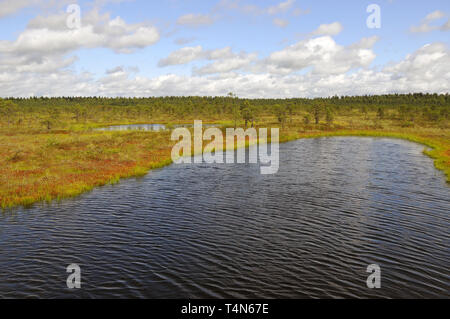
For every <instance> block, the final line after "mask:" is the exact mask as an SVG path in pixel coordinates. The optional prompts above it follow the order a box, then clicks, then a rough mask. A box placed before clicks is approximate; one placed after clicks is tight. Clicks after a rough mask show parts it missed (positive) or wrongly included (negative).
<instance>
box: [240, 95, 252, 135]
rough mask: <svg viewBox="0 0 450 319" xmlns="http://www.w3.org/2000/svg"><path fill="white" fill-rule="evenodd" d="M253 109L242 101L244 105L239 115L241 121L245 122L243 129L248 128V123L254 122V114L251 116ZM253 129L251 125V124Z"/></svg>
mask: <svg viewBox="0 0 450 319" xmlns="http://www.w3.org/2000/svg"><path fill="white" fill-rule="evenodd" d="M253 111H254V110H253V107H252V106H251V105H250V102H249V101H244V104H243V105H242V109H241V114H242V119H243V120H244V122H245V129H247V127H248V122H252V123H253V121H254V114H253ZM252 127H253V124H252Z"/></svg>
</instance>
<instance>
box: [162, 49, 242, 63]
mask: <svg viewBox="0 0 450 319" xmlns="http://www.w3.org/2000/svg"><path fill="white" fill-rule="evenodd" d="M235 56H236V55H235V54H234V53H233V52H232V51H231V48H230V47H225V48H223V49H216V50H203V47H202V46H200V45H199V46H196V47H185V48H182V49H179V50H176V51H174V52H172V53H171V54H169V56H168V57H167V58H164V59H161V60H160V61H159V62H158V66H159V67H165V66H169V65H179V64H186V63H189V62H192V61H195V60H203V59H206V60H219V59H227V58H232V57H235Z"/></svg>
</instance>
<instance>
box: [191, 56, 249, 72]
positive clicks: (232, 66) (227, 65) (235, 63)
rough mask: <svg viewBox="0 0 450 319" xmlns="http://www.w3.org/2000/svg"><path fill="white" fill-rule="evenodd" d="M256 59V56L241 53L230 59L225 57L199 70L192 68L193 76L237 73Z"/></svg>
mask: <svg viewBox="0 0 450 319" xmlns="http://www.w3.org/2000/svg"><path fill="white" fill-rule="evenodd" d="M257 58H258V56H257V54H255V53H253V54H247V53H245V52H242V53H240V54H233V55H232V56H230V57H226V58H223V59H220V60H218V61H215V62H213V63H210V64H207V65H205V66H203V67H201V68H194V74H197V75H206V74H214V73H228V72H231V71H237V70H240V69H243V68H247V67H248V66H249V65H250V64H251V63H252V62H254V61H256V59H257Z"/></svg>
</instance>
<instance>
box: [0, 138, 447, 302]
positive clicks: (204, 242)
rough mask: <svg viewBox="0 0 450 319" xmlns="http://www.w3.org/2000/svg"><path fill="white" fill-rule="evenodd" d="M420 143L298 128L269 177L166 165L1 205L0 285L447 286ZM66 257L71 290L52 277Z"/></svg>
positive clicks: (122, 290)
mask: <svg viewBox="0 0 450 319" xmlns="http://www.w3.org/2000/svg"><path fill="white" fill-rule="evenodd" d="M422 150H423V147H422V146H420V145H417V144H413V143H410V142H406V141H400V140H389V139H373V138H325V139H310V140H300V141H295V142H291V143H287V144H282V145H280V153H281V155H280V156H281V158H280V161H281V163H280V171H279V173H278V174H277V175H273V176H267V175H266V176H262V175H260V174H259V173H260V170H259V167H258V166H257V165H250V164H236V165H209V164H200V165H192V166H175V165H172V166H170V167H167V168H164V169H161V170H157V171H153V172H151V173H150V174H148V175H147V176H146V177H143V178H139V179H128V180H124V181H122V182H121V183H119V184H117V185H114V186H106V187H102V188H97V189H95V190H94V191H93V192H91V193H87V194H84V195H82V196H80V197H78V198H75V199H71V200H65V201H63V202H61V203H59V204H57V203H54V204H51V205H44V204H39V205H36V206H35V207H34V208H32V209H27V210H24V209H20V210H19V211H16V212H14V213H11V212H9V213H5V214H3V215H0V243H1V244H0V297H3V298H5V297H56V298H89V297H97V298H100V297H101V298H103V297H112V298H119V297H122V298H125V297H130V298H133V297H136V298H144V297H146V298H188V297H189V298H201V297H208V298H222V297H225V298H353V297H358V298H368V297H382V298H415V297H418V298H424V297H427V298H449V297H450V295H449V288H450V283H449V280H450V270H449V269H450V258H449V257H450V253H449V237H450V236H449V226H450V217H449V212H450V187H449V186H448V185H446V184H445V179H444V176H443V174H442V173H441V172H439V171H437V170H436V169H434V167H433V163H432V160H431V159H429V158H428V157H426V156H424V155H423V154H422ZM72 263H78V264H79V265H80V266H81V269H82V289H81V290H75V291H71V290H68V289H67V288H66V278H67V275H68V274H66V272H65V268H66V267H67V266H68V265H69V264H72ZM369 264H379V265H380V266H381V270H382V279H381V284H382V288H381V289H379V290H371V289H368V288H367V286H366V278H367V276H368V275H369V274H367V273H366V268H367V266H368V265H369Z"/></svg>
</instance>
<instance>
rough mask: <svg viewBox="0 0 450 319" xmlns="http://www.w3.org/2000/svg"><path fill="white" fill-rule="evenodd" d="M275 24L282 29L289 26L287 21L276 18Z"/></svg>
mask: <svg viewBox="0 0 450 319" xmlns="http://www.w3.org/2000/svg"><path fill="white" fill-rule="evenodd" d="M273 24H274V25H276V26H277V27H280V28H285V27H287V26H288V25H289V21H288V20H285V19H279V18H275V19H273Z"/></svg>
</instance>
